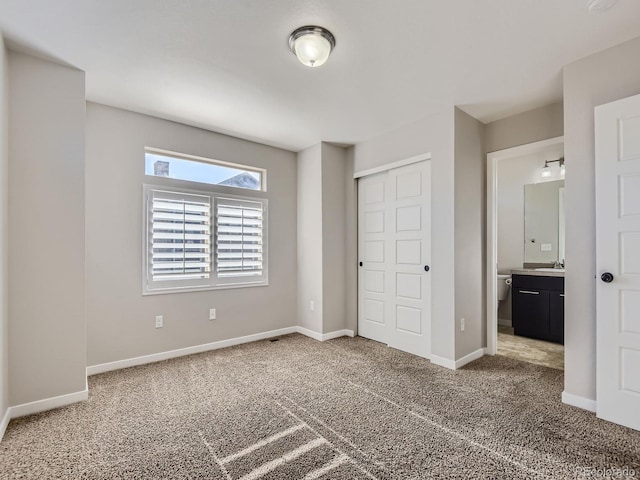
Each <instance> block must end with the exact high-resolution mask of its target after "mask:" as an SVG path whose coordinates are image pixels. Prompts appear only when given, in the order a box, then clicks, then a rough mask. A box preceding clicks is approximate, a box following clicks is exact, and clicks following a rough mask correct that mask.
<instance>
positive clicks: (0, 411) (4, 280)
mask: <svg viewBox="0 0 640 480" xmlns="http://www.w3.org/2000/svg"><path fill="white" fill-rule="evenodd" d="M7 75H8V68H7V51H6V49H5V46H4V39H3V38H2V32H0V422H1V421H2V419H3V418H4V415H5V413H6V411H7V409H8V408H9V302H8V281H9V255H8V243H9V236H8V227H9V194H8V190H9V178H8V177H9V152H8V145H7V144H8V136H7V124H8V105H7V102H8V85H9V82H8V78H7ZM0 435H2V432H0ZM0 439H1V437H0Z"/></svg>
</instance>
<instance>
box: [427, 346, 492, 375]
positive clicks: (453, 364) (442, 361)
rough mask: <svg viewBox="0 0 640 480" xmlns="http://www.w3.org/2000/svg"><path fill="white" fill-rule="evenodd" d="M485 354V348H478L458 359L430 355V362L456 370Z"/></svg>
mask: <svg viewBox="0 0 640 480" xmlns="http://www.w3.org/2000/svg"><path fill="white" fill-rule="evenodd" d="M484 355H486V349H485V348H479V349H478V350H476V351H475V352H471V353H470V354H468V355H465V356H464V357H462V358H459V359H458V360H451V359H449V358H444V357H439V356H438V355H433V354H432V355H431V363H433V364H435V365H438V366H440V367H444V368H448V369H449V370H457V369H459V368H461V367H464V366H465V365H466V364H467V363H471V362H473V361H474V360H477V359H479V358H481V357H483V356H484Z"/></svg>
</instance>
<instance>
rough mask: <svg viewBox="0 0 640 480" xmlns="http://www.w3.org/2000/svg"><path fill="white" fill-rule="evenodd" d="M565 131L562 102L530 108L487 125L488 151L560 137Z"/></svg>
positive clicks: (486, 143) (486, 142)
mask: <svg viewBox="0 0 640 480" xmlns="http://www.w3.org/2000/svg"><path fill="white" fill-rule="evenodd" d="M563 131H564V126H563V116H562V102H558V103H554V104H552V105H547V106H545V107H540V108H536V109H535V110H529V111H528V112H523V113H520V114H518V115H513V116H511V117H508V118H503V119H502V120H496V121H495V122H491V123H487V124H486V125H485V147H486V150H487V152H495V151H497V150H504V149H505V148H511V147H515V146H517V145H525V144H527V143H533V142H538V141H540V140H546V139H548V138H554V137H560V136H562V133H563Z"/></svg>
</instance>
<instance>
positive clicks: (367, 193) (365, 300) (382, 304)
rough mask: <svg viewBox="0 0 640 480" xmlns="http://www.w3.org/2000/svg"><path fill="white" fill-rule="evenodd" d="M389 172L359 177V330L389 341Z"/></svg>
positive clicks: (373, 337)
mask: <svg viewBox="0 0 640 480" xmlns="http://www.w3.org/2000/svg"><path fill="white" fill-rule="evenodd" d="M387 177H388V172H383V173H378V174H376V175H371V176H367V177H364V178H361V179H360V180H359V181H358V258H359V268H358V334H359V335H361V336H363V337H366V338H370V339H371V340H376V341H378V342H383V343H389V328H388V320H389V318H388V315H389V314H388V312H387V308H386V306H387V305H388V304H389V302H390V299H391V296H390V295H389V292H388V290H387V288H388V287H387V283H388V282H387V275H388V273H387V270H388V266H387V264H388V254H387V243H388V240H387V237H388V235H389V232H388V231H387V223H388V222H387V207H386V205H387V191H386V190H387Z"/></svg>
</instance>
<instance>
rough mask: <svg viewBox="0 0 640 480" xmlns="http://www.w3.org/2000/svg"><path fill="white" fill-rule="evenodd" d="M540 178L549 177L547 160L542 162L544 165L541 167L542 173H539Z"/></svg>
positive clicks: (549, 170)
mask: <svg viewBox="0 0 640 480" xmlns="http://www.w3.org/2000/svg"><path fill="white" fill-rule="evenodd" d="M540 176H541V177H542V178H549V177H551V167H550V166H549V162H544V167H542V173H541V174H540Z"/></svg>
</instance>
